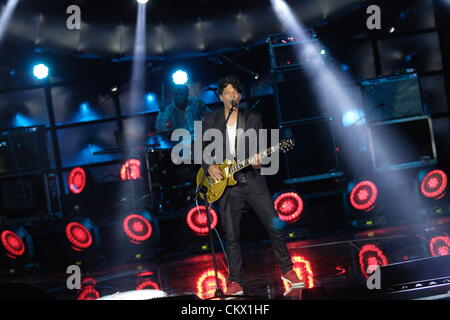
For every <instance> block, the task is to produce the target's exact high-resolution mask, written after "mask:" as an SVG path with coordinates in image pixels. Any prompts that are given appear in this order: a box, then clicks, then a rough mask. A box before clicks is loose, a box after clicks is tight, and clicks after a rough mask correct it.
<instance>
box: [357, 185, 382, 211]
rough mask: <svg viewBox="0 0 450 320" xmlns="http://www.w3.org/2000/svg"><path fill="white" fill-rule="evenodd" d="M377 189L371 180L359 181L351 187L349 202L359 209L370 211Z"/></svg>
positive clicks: (374, 202) (374, 204) (375, 198)
mask: <svg viewBox="0 0 450 320" xmlns="http://www.w3.org/2000/svg"><path fill="white" fill-rule="evenodd" d="M377 197H378V189H377V186H376V185H375V183H373V182H372V181H368V180H365V181H361V182H359V183H358V184H357V185H356V186H354V187H353V189H352V192H351V193H350V203H351V204H352V206H353V208H355V209H357V210H360V211H366V212H368V211H371V210H373V209H374V208H375V206H376V201H377Z"/></svg>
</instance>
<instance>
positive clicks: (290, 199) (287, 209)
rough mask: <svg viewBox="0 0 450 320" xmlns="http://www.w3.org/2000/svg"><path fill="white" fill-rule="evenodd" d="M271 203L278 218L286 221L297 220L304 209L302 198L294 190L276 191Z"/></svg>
mask: <svg viewBox="0 0 450 320" xmlns="http://www.w3.org/2000/svg"><path fill="white" fill-rule="evenodd" d="M273 203H274V207H275V210H276V211H277V212H278V216H279V217H280V219H281V220H283V221H285V222H288V223H294V222H296V221H298V220H299V219H300V216H301V214H302V212H303V209H304V204H303V200H302V198H301V197H300V196H299V195H298V193H296V192H295V191H284V192H278V193H276V194H275V195H274V196H273Z"/></svg>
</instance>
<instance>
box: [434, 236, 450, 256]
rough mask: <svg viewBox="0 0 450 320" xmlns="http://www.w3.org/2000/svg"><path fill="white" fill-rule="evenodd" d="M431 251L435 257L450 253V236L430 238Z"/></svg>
mask: <svg viewBox="0 0 450 320" xmlns="http://www.w3.org/2000/svg"><path fill="white" fill-rule="evenodd" d="M430 253H431V255H432V256H433V257H438V256H446V255H448V254H450V237H448V236H439V237H434V238H432V239H431V240H430Z"/></svg>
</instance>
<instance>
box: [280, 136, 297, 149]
mask: <svg viewBox="0 0 450 320" xmlns="http://www.w3.org/2000/svg"><path fill="white" fill-rule="evenodd" d="M294 146H295V140H294V139H293V138H288V139H282V140H281V141H280V150H281V151H282V152H288V151H291V150H292V149H294Z"/></svg>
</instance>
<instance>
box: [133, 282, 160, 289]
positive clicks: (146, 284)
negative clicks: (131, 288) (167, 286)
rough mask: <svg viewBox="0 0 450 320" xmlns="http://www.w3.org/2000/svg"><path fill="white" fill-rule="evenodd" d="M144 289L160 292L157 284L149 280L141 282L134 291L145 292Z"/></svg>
mask: <svg viewBox="0 0 450 320" xmlns="http://www.w3.org/2000/svg"><path fill="white" fill-rule="evenodd" d="M146 289H152V290H161V289H160V288H159V286H158V284H157V283H155V282H153V281H151V280H143V281H141V282H140V283H139V284H138V285H137V286H136V290H146Z"/></svg>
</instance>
